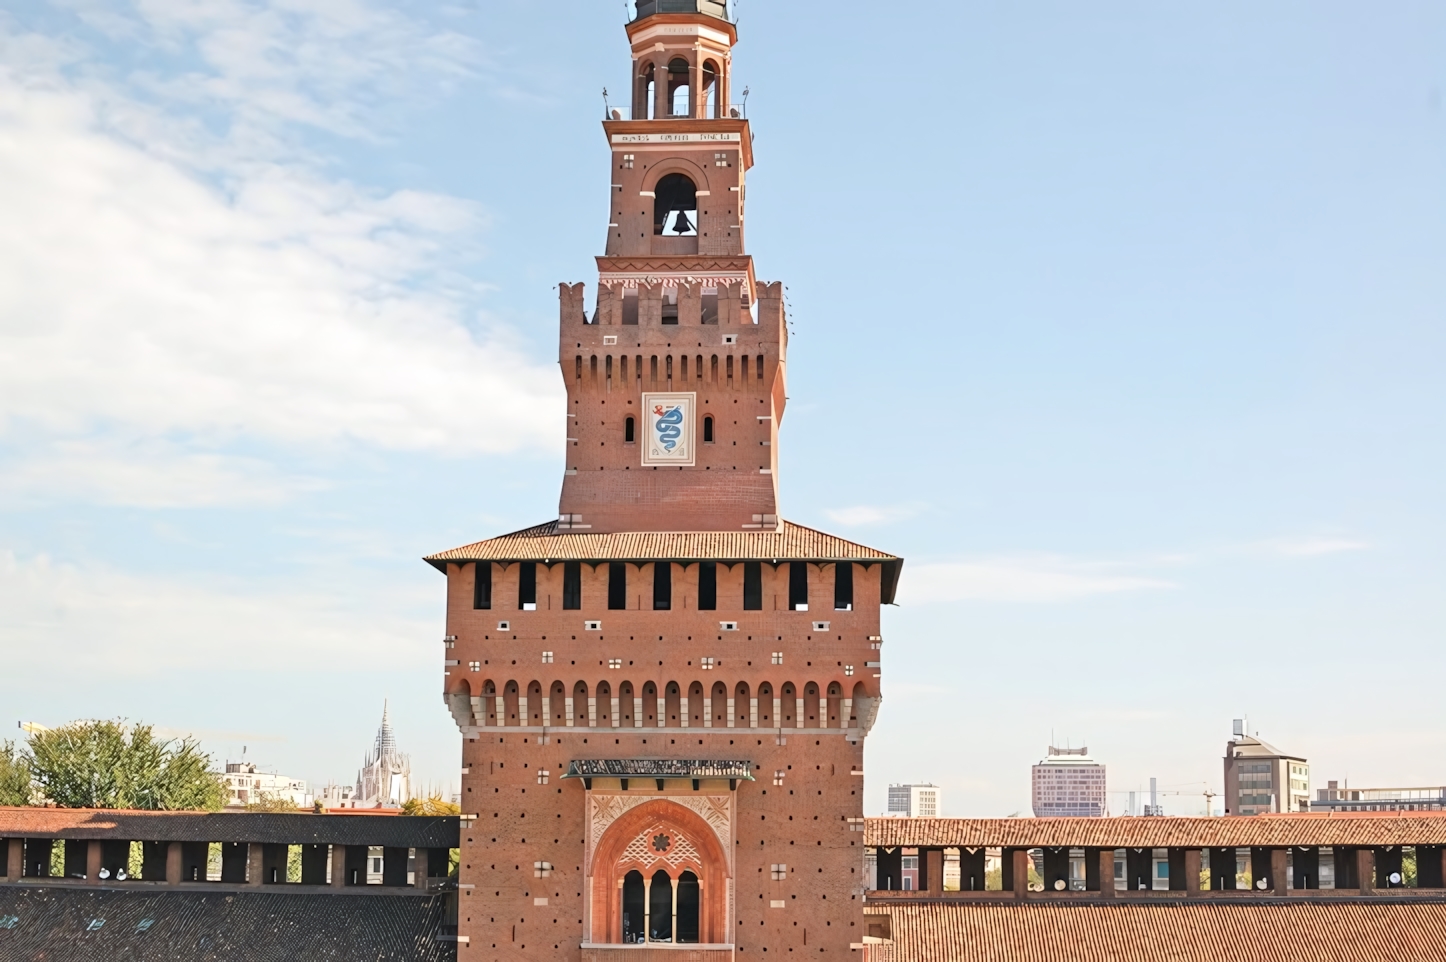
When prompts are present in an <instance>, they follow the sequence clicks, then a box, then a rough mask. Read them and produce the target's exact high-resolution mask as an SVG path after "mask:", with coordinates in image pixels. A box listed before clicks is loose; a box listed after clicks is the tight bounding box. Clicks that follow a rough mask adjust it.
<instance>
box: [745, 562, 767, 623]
mask: <svg viewBox="0 0 1446 962" xmlns="http://www.w3.org/2000/svg"><path fill="white" fill-rule="evenodd" d="M743 610H744V611H762V610H763V562H761V561H745V562H743Z"/></svg>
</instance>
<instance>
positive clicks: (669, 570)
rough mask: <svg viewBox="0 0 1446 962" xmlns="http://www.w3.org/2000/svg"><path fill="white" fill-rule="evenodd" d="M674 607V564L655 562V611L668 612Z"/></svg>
mask: <svg viewBox="0 0 1446 962" xmlns="http://www.w3.org/2000/svg"><path fill="white" fill-rule="evenodd" d="M672 607H673V563H672V562H671V561H655V562H653V610H654V611H668V610H669V609H671V608H672Z"/></svg>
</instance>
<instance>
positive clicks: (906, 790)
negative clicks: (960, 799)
mask: <svg viewBox="0 0 1446 962" xmlns="http://www.w3.org/2000/svg"><path fill="white" fill-rule="evenodd" d="M943 813H944V806H943V803H942V801H941V800H940V795H939V786H937V785H933V784H927V783H926V784H920V785H890V786H889V814H890V815H902V816H904V817H905V818H938V817H939V816H940V815H942V814H943Z"/></svg>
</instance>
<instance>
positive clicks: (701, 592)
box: [698, 561, 718, 611]
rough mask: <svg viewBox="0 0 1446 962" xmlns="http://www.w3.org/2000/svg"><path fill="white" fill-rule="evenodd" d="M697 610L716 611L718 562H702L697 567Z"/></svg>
mask: <svg viewBox="0 0 1446 962" xmlns="http://www.w3.org/2000/svg"><path fill="white" fill-rule="evenodd" d="M698 610H699V611H717V610H718V562H716V561H704V562H701V563H699V565H698Z"/></svg>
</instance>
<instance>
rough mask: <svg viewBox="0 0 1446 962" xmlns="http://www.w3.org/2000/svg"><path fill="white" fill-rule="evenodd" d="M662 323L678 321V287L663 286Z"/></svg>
mask: <svg viewBox="0 0 1446 962" xmlns="http://www.w3.org/2000/svg"><path fill="white" fill-rule="evenodd" d="M663 323H664V324H676V323H678V289H677V288H676V287H665V288H663Z"/></svg>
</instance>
